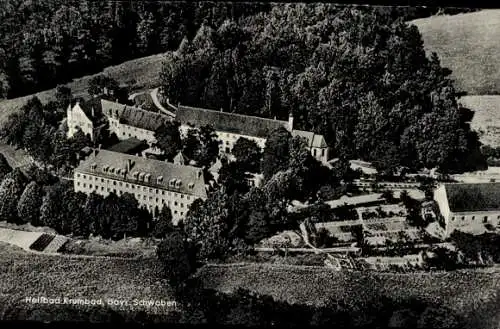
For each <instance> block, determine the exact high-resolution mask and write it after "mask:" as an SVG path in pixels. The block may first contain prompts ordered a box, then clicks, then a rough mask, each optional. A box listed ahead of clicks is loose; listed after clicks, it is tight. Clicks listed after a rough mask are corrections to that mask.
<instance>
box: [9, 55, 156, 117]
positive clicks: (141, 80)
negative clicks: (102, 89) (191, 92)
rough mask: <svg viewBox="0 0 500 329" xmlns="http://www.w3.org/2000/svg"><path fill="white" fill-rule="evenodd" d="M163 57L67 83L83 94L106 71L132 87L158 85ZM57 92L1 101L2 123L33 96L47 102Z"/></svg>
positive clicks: (80, 94)
mask: <svg viewBox="0 0 500 329" xmlns="http://www.w3.org/2000/svg"><path fill="white" fill-rule="evenodd" d="M163 59H164V55H163V54H156V55H152V56H147V57H142V58H137V59H134V60H131V61H127V62H124V63H122V64H120V65H116V66H110V67H107V68H106V69H104V71H103V72H101V73H98V74H94V75H87V76H84V77H81V78H78V79H74V80H73V81H72V82H69V83H67V84H66V85H67V86H68V87H69V88H71V91H72V92H73V95H75V96H77V97H78V96H83V95H85V94H86V93H87V88H88V81H89V80H90V79H91V78H92V77H94V76H96V75H99V74H103V73H104V74H107V75H109V76H110V77H112V78H114V79H115V80H116V81H118V82H119V83H127V84H131V88H132V89H141V88H152V87H157V86H158V81H159V77H160V70H161V65H162V61H163ZM131 82H133V83H131ZM55 92H56V89H55V88H54V89H49V90H45V91H42V92H39V93H36V94H34V95H29V96H24V97H19V98H13V99H7V100H2V101H0V124H1V123H2V122H4V121H5V119H6V118H7V117H8V116H9V114H10V113H12V112H14V111H15V110H16V109H19V108H20V107H21V106H23V105H24V104H25V103H26V101H27V100H28V99H30V98H31V97H33V96H37V97H38V98H39V99H40V100H41V101H42V102H44V103H45V102H48V101H49V100H50V99H52V98H54V96H55Z"/></svg>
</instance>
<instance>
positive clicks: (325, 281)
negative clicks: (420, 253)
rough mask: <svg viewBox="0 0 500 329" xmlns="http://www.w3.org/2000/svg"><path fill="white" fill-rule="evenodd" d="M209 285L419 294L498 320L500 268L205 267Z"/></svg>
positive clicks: (353, 298) (352, 299)
mask: <svg viewBox="0 0 500 329" xmlns="http://www.w3.org/2000/svg"><path fill="white" fill-rule="evenodd" d="M198 276H199V278H200V279H201V280H202V282H203V285H204V286H205V287H206V288H213V289H217V290H220V291H223V292H231V291H234V290H235V289H237V288H238V287H242V288H246V289H249V290H252V291H256V292H258V293H261V294H265V295H270V296H272V297H274V298H275V299H278V300H286V301H288V302H291V303H298V304H316V305H322V304H323V303H325V302H326V301H327V300H328V299H330V298H333V299H337V300H343V301H345V302H346V303H347V304H350V305H367V303H371V302H373V301H376V300H377V299H379V298H381V297H389V298H391V299H394V300H398V301H401V300H405V299H407V298H411V297H416V298H422V299H424V300H426V301H432V302H438V303H440V304H443V305H444V306H447V307H450V308H451V309H453V310H456V311H457V312H459V313H462V314H467V315H468V316H469V318H474V319H475V317H476V316H479V315H480V316H481V317H482V318H483V319H484V320H485V321H493V322H495V321H496V324H497V325H498V321H499V320H500V317H499V313H500V304H498V301H499V300H500V299H498V297H499V296H500V269H496V270H492V271H491V272H487V271H484V272H481V271H472V270H468V271H455V272H436V273H423V272H421V273H410V274H400V273H376V272H336V271H333V270H328V269H326V268H325V267H298V266H297V267H293V266H280V265H270V264H258V265H257V264H247V265H240V266H225V267H210V266H207V267H204V268H202V269H201V270H200V272H199V273H198Z"/></svg>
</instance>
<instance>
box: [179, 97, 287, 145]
mask: <svg viewBox="0 0 500 329" xmlns="http://www.w3.org/2000/svg"><path fill="white" fill-rule="evenodd" d="M176 120H177V121H179V122H180V123H181V124H183V125H191V126H194V127H201V126H205V125H210V126H212V127H213V128H214V129H215V130H216V131H221V132H228V133H232V134H239V135H247V136H255V137H260V138H267V137H268V136H269V135H270V134H271V132H272V131H274V130H276V129H278V128H280V127H283V128H285V129H286V128H287V127H288V121H282V120H274V119H267V118H260V117H255V116H249V115H242V114H236V113H228V112H222V111H214V110H207V109H202V108H196V107H190V106H183V105H179V107H178V109H177V114H176Z"/></svg>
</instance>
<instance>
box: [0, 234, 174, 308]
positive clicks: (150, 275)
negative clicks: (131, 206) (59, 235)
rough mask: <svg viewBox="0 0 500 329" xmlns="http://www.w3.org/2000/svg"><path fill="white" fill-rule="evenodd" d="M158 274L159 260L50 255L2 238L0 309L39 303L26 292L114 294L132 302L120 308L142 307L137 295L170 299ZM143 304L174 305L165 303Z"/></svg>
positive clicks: (104, 297) (93, 296)
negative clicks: (7, 242) (138, 302)
mask: <svg viewBox="0 0 500 329" xmlns="http://www.w3.org/2000/svg"><path fill="white" fill-rule="evenodd" d="M158 277H159V267H158V266H157V263H156V261H155V260H140V261H138V260H131V259H130V260H125V259H123V260H121V259H105V258H73V257H67V256H46V255H40V254H33V253H28V252H25V251H23V250H22V249H20V248H17V247H14V246H11V245H8V244H4V243H0V291H1V293H0V305H2V306H0V314H2V313H3V312H4V311H5V308H7V307H11V308H12V307H16V308H22V309H34V308H37V304H30V303H26V300H25V299H26V297H46V298H57V297H60V298H64V297H66V298H84V299H93V300H98V299H102V300H107V299H108V298H111V299H116V300H120V301H124V302H127V304H128V305H125V306H122V307H123V308H122V309H116V310H123V311H127V310H130V311H139V310H140V309H138V307H135V308H134V306H133V302H134V300H163V301H166V302H168V301H171V300H172V298H171V296H172V292H171V290H170V288H169V286H168V284H167V283H166V282H165V281H164V280H161V279H158ZM111 308H112V309H113V308H114V306H111ZM144 310H145V311H147V312H151V313H160V314H162V313H163V314H165V313H169V312H171V311H172V309H171V307H170V309H168V308H167V307H161V306H158V307H149V308H147V309H144Z"/></svg>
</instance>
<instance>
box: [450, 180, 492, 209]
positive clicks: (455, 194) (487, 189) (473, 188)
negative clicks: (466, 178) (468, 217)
mask: <svg viewBox="0 0 500 329" xmlns="http://www.w3.org/2000/svg"><path fill="white" fill-rule="evenodd" d="M444 186H445V189H446V196H447V198H448V204H449V206H450V210H451V211H453V212H469V211H493V210H500V183H480V184H464V183H450V184H445V185H444Z"/></svg>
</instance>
